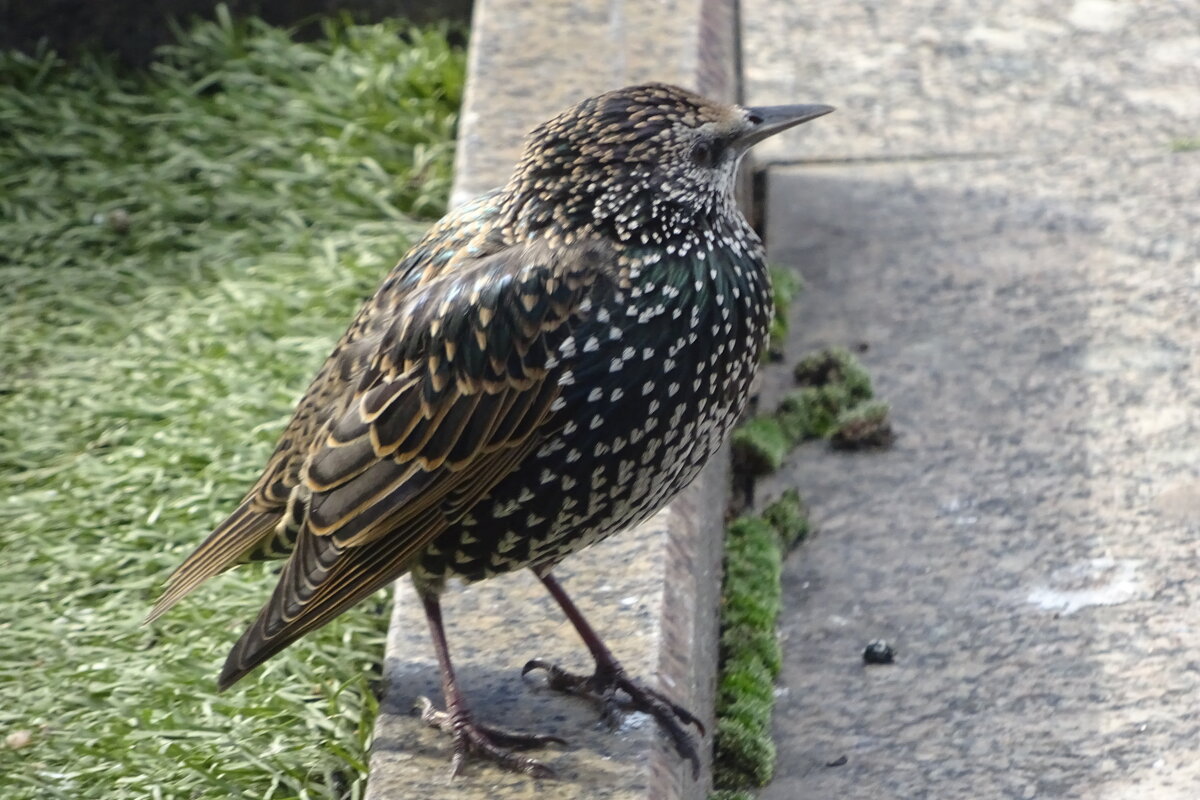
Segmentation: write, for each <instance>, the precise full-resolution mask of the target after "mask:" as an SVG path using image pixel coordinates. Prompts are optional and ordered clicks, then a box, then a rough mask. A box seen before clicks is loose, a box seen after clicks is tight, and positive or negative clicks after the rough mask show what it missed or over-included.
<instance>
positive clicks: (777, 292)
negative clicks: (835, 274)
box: [763, 267, 802, 361]
mask: <svg viewBox="0 0 1200 800" xmlns="http://www.w3.org/2000/svg"><path fill="white" fill-rule="evenodd" d="M770 276H771V295H772V297H773V299H774V301H775V313H774V316H772V317H771V340H770V342H769V343H768V345H767V351H766V353H764V354H763V358H764V359H766V360H771V361H778V360H780V359H781V358H783V346H784V344H785V343H786V342H787V334H788V318H789V317H788V315H789V314H790V313H791V308H792V300H793V299H794V298H795V297H796V294H797V293H798V292H799V291H800V287H801V283H802V282H801V280H800V276H799V275H797V274H796V272H795V271H794V270H791V269H788V268H786V267H771V270H770Z"/></svg>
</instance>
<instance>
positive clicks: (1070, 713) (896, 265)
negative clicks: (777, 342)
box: [742, 0, 1200, 800]
mask: <svg viewBox="0 0 1200 800" xmlns="http://www.w3.org/2000/svg"><path fill="white" fill-rule="evenodd" d="M1195 12H1196V7H1195V5H1194V4H1189V3H1176V2H1168V1H1166V0H1153V1H1151V2H1138V3H1134V2H1120V1H1119V0H1075V1H1074V2H1066V3H1051V2H1042V1H1041V0H1015V2H1012V3H1007V4H1003V5H1002V6H994V7H987V8H984V7H982V6H980V5H979V4H974V3H967V2H965V1H964V0H948V2H936V3H935V2H932V0H917V2H912V3H903V4H877V3H870V2H854V3H844V4H819V3H813V2H804V1H803V0H792V2H787V3H776V2H772V1H771V0H744V2H743V13H742V24H743V28H744V31H745V37H744V51H745V52H744V61H745V74H746V99H747V101H748V102H751V103H773V102H785V101H794V100H806V101H810V100H813V101H820V102H827V103H831V104H834V105H837V106H839V111H838V113H836V114H833V115H831V116H830V117H829V118H828V121H829V124H828V125H822V126H812V128H811V130H808V129H805V130H802V131H800V132H798V133H797V134H796V136H797V137H803V139H799V138H793V139H792V140H790V141H789V140H786V139H784V138H783V137H779V140H778V141H777V142H775V143H773V146H774V147H776V148H778V149H777V150H774V151H769V152H767V153H766V154H765V157H766V158H767V159H769V160H772V159H773V160H774V161H775V162H776V163H778V164H784V163H795V162H796V161H797V159H796V157H795V154H794V148H797V147H799V148H802V153H801V157H800V159H799V160H801V161H802V160H804V159H809V160H812V161H823V162H825V163H824V164H823V165H812V164H809V165H806V166H805V165H800V166H794V167H783V166H780V167H777V168H775V169H772V170H771V171H770V173H769V178H768V191H767V206H768V228H767V239H768V246H769V248H770V250H771V252H772V258H773V260H774V261H776V262H777V263H783V264H795V265H799V267H800V271H801V273H802V274H803V275H804V277H805V279H806V281H807V284H808V290H807V291H806V292H805V293H804V294H802V295H801V297H800V298H799V300H798V302H797V303H796V305H795V309H794V311H795V319H794V320H793V331H794V332H795V334H794V338H793V341H792V342H791V343H790V346H791V350H792V353H793V355H799V353H800V352H802V351H803V350H804V349H807V348H810V347H816V346H823V345H827V344H856V343H860V342H861V343H865V344H866V345H867V346H868V348H869V349H868V350H867V352H866V353H865V354H864V355H863V359H864V360H865V361H866V363H867V364H868V366H869V367H870V369H871V372H872V375H873V376H874V378H875V381H876V385H877V387H878V389H879V391H880V393H881V394H882V396H883V397H884V398H886V399H887V400H889V401H891V404H892V409H893V415H894V422H895V427H896V430H897V433H898V435H899V438H898V440H897V443H896V446H895V448H894V449H892V450H890V451H887V452H883V453H862V454H837V453H833V452H830V451H828V450H826V449H824V448H822V447H820V446H817V445H812V446H808V447H806V448H804V449H802V450H801V451H800V452H799V453H798V454H797V455H796V457H795V458H794V459H793V460H792V461H791V462H790V464H789V465H788V467H787V469H786V470H785V471H784V472H783V473H781V474H780V475H777V476H776V477H775V478H774V479H773V480H774V483H773V484H768V485H766V486H760V490H759V494H760V497H769V496H770V494H772V493H773V492H775V491H778V490H779V489H781V488H782V487H784V486H786V485H796V486H799V488H800V490H801V492H802V493H803V495H804V496H805V498H806V499H807V500H808V501H809V503H810V504H811V506H812V517H813V522H814V524H815V526H816V528H817V530H818V533H817V535H816V536H815V537H814V538H813V539H812V540H811V541H810V542H808V543H807V544H805V545H804V546H803V547H802V548H800V549H799V550H798V551H797V552H796V553H794V554H793V555H792V556H791V558H790V559H789V561H788V563H787V566H786V573H785V581H786V583H785V594H786V597H787V603H788V606H787V609H786V612H785V615H784V619H783V624H782V632H783V636H784V639H785V666H784V669H783V674H782V676H781V681H780V689H779V693H780V694H779V700H780V702H779V707H778V710H777V716H776V733H777V739H778V743H779V752H780V759H779V761H780V770H779V774H778V776H777V778H776V780H775V782H774V783H773V784H772V785H771V786H770V787H769V788H768V789H767V790H766V791H765V792H764V793H763V797H765V798H767V799H768V800H783V799H784V798H787V800H796V799H797V798H800V799H807V798H820V799H821V800H824V799H825V798H858V797H871V798H905V800H910V799H911V798H924V797H931V798H932V797H936V798H989V799H990V798H1087V800H1133V799H1134V798H1139V799H1146V800H1185V799H1188V800H1191V799H1194V798H1196V797H1200V752H1198V751H1200V713H1198V712H1200V635H1198V634H1200V595H1198V594H1197V591H1196V590H1195V588H1194V587H1195V586H1196V581H1197V574H1198V572H1200V537H1198V534H1200V152H1173V150H1175V149H1179V148H1180V146H1181V144H1182V143H1183V142H1184V141H1185V140H1189V139H1195V138H1196V137H1197V136H1200V35H1198V34H1200V27H1198V26H1197V16H1196V13H1195ZM816 33H819V35H814V34H816ZM877 638H884V639H887V640H888V641H890V642H892V643H893V644H894V645H895V647H896V648H897V651H898V658H897V662H896V663H895V665H893V666H872V667H867V666H864V665H863V664H862V660H861V653H862V650H863V648H864V647H865V646H866V644H867V643H868V642H869V641H871V640H873V639H877ZM842 757H845V760H844V763H840V761H841V759H842ZM839 763H840V765H839V766H827V765H834V764H839Z"/></svg>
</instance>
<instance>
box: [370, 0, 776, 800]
mask: <svg viewBox="0 0 1200 800" xmlns="http://www.w3.org/2000/svg"><path fill="white" fill-rule="evenodd" d="M536 5H537V4H530V3H528V2H522V0H480V2H479V3H477V6H476V9H475V13H474V14H473V17H472V31H471V39H470V53H469V56H468V72H467V84H466V87H465V91H464V100H463V107H462V112H461V115H460V126H459V138H458V141H459V148H458V151H457V153H456V158H455V182H454V190H453V194H452V201H453V202H454V203H459V202H462V201H463V200H466V199H469V198H470V197H472V196H474V195H475V194H477V193H478V192H479V191H482V190H485V189H487V188H490V187H491V186H494V185H497V184H498V183H500V182H502V181H503V180H504V178H505V177H506V176H507V173H508V171H509V170H510V169H511V165H512V163H513V162H514V161H515V158H516V154H517V153H519V148H520V143H521V141H522V139H523V137H524V134H525V132H526V131H527V130H528V129H529V128H530V127H531V126H532V125H533V124H535V123H536V122H537V121H540V120H541V119H544V118H546V117H547V116H548V115H549V114H551V113H553V112H554V111H556V110H558V109H559V108H562V107H565V105H567V104H568V103H569V102H571V101H573V100H575V99H578V98H580V97H583V96H586V95H587V94H592V93H594V92H595V91H599V90H603V89H606V88H612V87H615V86H618V85H623V84H627V83H633V82H637V81H640V80H650V79H660V80H667V81H671V82H676V83H680V84H682V85H685V86H688V87H689V88H695V89H697V90H699V91H701V92H703V93H705V94H708V95H709V96H712V97H717V98H722V99H726V100H730V101H733V100H737V99H740V98H739V96H738V94H739V88H740V86H739V81H740V71H739V69H738V56H739V53H738V48H739V43H738V33H737V22H738V19H737V10H736V0H680V2H677V3H672V2H670V1H669V0H668V2H665V3H662V4H659V5H653V6H652V5H651V4H644V3H642V2H641V0H628V2H622V1H621V0H618V2H615V3H613V2H610V3H607V4H603V3H598V4H596V5H599V6H600V7H601V10H602V11H604V12H606V13H607V14H608V15H609V16H610V18H611V17H615V16H617V15H621V14H627V15H628V16H631V17H634V18H635V21H634V22H633V23H632V24H628V25H627V26H626V27H624V28H623V29H621V31H620V35H621V36H623V37H624V38H625V39H630V40H631V39H633V38H639V39H640V41H638V42H633V41H621V42H616V43H614V42H612V41H610V42H608V47H609V48H610V49H611V48H614V47H615V48H616V49H618V50H619V51H620V52H621V53H622V58H621V59H619V66H618V67H616V68H614V69H613V70H612V71H611V72H610V73H609V74H602V75H599V76H598V75H597V74H595V71H594V70H590V69H588V65H587V64H586V63H585V62H584V61H576V62H573V61H572V56H573V55H574V54H575V53H577V52H578V50H579V49H580V48H581V47H582V48H584V49H586V45H585V43H586V42H588V36H587V33H586V31H584V30H582V29H581V30H573V29H572V28H571V27H570V26H569V25H568V26H566V27H564V26H563V24H562V22H563V20H557V23H558V24H551V25H545V26H542V27H540V28H539V27H538V26H536V25H535V26H532V27H527V26H523V25H520V24H514V21H518V20H521V19H522V18H523V17H528V16H529V15H530V14H535V13H536V12H535V11H534V10H533V9H534V7H536ZM573 5H575V6H576V9H575V10H576V11H578V9H579V5H580V4H573ZM681 6H683V8H681ZM595 7H596V6H595V5H594V6H593V7H592V10H595ZM681 12H682V13H681ZM648 14H649V15H654V16H657V17H658V18H657V19H655V20H647V19H646V16H647V15H648ZM578 16H579V17H580V18H582V17H586V16H587V15H586V14H579V15H578ZM567 21H568V22H570V21H572V18H568V20H567ZM647 22H649V23H650V24H648V25H647V24H646V23H647ZM655 23H657V24H655ZM656 33H657V34H660V35H661V36H665V37H672V41H673V42H676V39H675V37H678V40H684V41H686V42H687V44H686V45H685V47H691V49H692V52H684V53H683V54H682V56H681V57H680V58H678V59H677V60H676V61H675V62H673V63H670V64H666V65H663V64H659V63H658V62H657V61H656V59H655V55H656V53H655V52H654V49H653V48H650V49H647V48H645V47H644V45H645V44H646V42H647V41H650V42H653V40H654V35H655V34H656ZM539 34H540V35H542V36H543V37H545V38H547V39H550V41H540V42H536V43H534V42H531V41H530V40H529V39H528V38H524V39H518V38H516V37H517V36H518V35H524V36H526V37H528V36H531V35H539ZM639 45H641V46H642V47H641V49H640V50H639ZM547 48H548V49H550V50H553V51H557V53H558V54H559V55H560V56H561V58H560V61H559V63H563V62H566V63H568V64H569V65H571V64H573V66H569V67H568V68H567V69H565V70H559V71H556V72H553V75H554V84H555V85H557V86H559V87H565V86H567V87H580V86H582V87H595V88H589V90H588V91H582V92H580V91H575V92H573V93H572V94H573V96H571V97H569V98H563V99H559V98H555V99H554V100H549V98H548V97H547V96H546V95H547V94H550V93H546V94H543V93H541V92H522V91H520V90H517V91H513V87H531V86H538V85H539V83H540V84H542V85H543V86H544V85H545V79H544V76H545V75H546V74H547V72H548V71H547V64H548V63H550V62H548V61H547V60H546V59H542V58H536V57H534V58H530V57H528V56H527V55H525V56H523V57H521V58H517V59H515V60H516V61H517V62H519V63H517V64H515V65H514V64H513V63H512V62H513V61H514V59H513V58H512V53H513V52H514V51H517V50H520V51H521V52H522V53H528V52H530V51H533V52H539V51H544V50H545V49H547ZM667 49H669V48H667ZM627 53H629V54H632V55H631V56H630V58H631V59H633V60H637V59H639V58H641V59H644V62H643V66H645V65H646V64H649V65H652V66H650V68H649V69H639V68H638V67H637V66H630V65H629V64H628V63H627V60H626V58H624V56H625V54H627ZM663 61H664V62H670V61H671V59H670V58H669V57H668V58H664V59H663ZM680 65H682V67H681V66H680ZM673 67H674V69H673ZM572 71H574V72H575V73H577V74H571V73H572ZM689 73H690V74H689ZM606 79H607V80H606ZM604 83H607V84H608V85H599V84H604ZM498 100H499V102H497V101H498ZM497 120H499V121H500V123H499V124H497ZM749 174H750V166H749V165H747V166H746V167H744V168H743V175H744V176H748V175H749ZM748 186H749V183H748V181H746V182H744V183H743V187H744V188H745V187H748ZM742 195H743V198H745V199H749V198H750V193H749V192H748V191H743V193H742ZM752 218H753V217H752ZM728 484H729V454H728V448H725V449H723V450H722V452H721V453H720V454H718V456H716V457H715V458H714V459H713V463H711V464H710V465H709V466H708V467H707V468H706V469H705V470H704V471H703V472H702V473H701V475H700V476H699V477H698V478H697V480H696V481H695V482H694V484H693V485H692V486H691V487H689V488H688V489H687V490H686V491H685V492H684V493H683V494H682V495H681V496H680V497H679V498H677V499H676V500H675V501H674V502H673V503H671V505H670V506H669V507H668V508H667V509H664V511H662V512H660V514H659V515H657V516H656V517H655V518H654V519H652V520H650V521H649V522H648V523H646V525H645V527H646V528H647V529H650V530H655V529H657V530H660V531H663V532H665V535H659V536H652V537H647V538H649V539H650V541H649V542H648V543H647V545H648V547H649V548H654V549H655V550H656V552H651V553H646V554H645V555H647V556H648V557H647V558H645V559H644V560H643V559H639V561H638V563H630V562H629V561H628V560H616V559H613V560H611V561H610V562H608V563H607V564H605V566H607V567H608V568H609V569H610V570H611V571H612V572H614V573H622V572H628V571H629V570H631V569H647V570H650V569H655V565H657V569H655V571H656V575H655V577H656V578H657V580H658V584H659V593H660V596H661V600H660V604H659V605H658V608H659V610H660V611H661V614H660V616H659V617H658V618H656V619H654V620H652V622H653V623H654V624H656V625H657V626H658V628H659V630H658V631H657V633H656V634H652V635H650V636H648V637H646V639H645V641H647V642H648V643H649V644H650V646H651V648H656V649H657V652H651V653H648V654H645V655H646V656H647V658H644V659H642V660H648V661H649V662H650V663H653V664H656V665H657V667H658V672H657V675H646V676H643V677H645V678H647V679H649V680H650V682H651V683H652V684H653V683H656V682H657V683H658V684H659V685H661V686H662V687H663V688H664V689H666V690H667V691H668V693H670V694H671V695H672V696H673V697H674V698H675V699H677V700H678V701H679V702H680V703H682V704H683V705H685V706H688V707H690V708H691V709H692V710H693V711H694V712H695V713H697V715H698V716H700V717H701V718H702V719H703V720H705V723H706V726H707V727H708V729H709V731H710V733H709V736H708V737H707V738H706V739H705V740H704V742H703V743H702V749H703V756H704V770H703V775H702V776H701V780H699V781H692V780H690V778H689V777H684V774H685V773H686V771H687V770H686V768H685V767H681V765H680V763H679V758H678V756H677V755H676V753H675V752H674V749H673V748H672V747H671V746H670V744H669V743H668V742H667V741H666V740H665V738H664V737H663V736H662V735H661V733H659V732H657V729H655V733H656V735H654V736H653V737H652V738H653V746H652V747H651V748H650V751H649V752H648V753H647V759H646V763H645V764H644V765H642V766H643V768H644V769H645V770H646V771H648V773H649V780H648V781H647V782H646V783H645V784H644V786H645V794H644V796H646V797H650V798H685V797H695V798H701V797H705V796H706V795H707V793H708V791H709V789H710V787H711V732H712V731H713V730H714V729H715V724H714V721H713V707H714V700H715V688H716V667H717V664H716V658H717V638H718V635H719V617H718V613H717V612H718V608H717V607H718V603H719V596H720V574H721V557H722V550H723V544H724V538H723V537H724V522H725V514H726V510H727V506H728ZM626 535H630V534H626ZM594 569H595V567H593V570H594ZM587 578H588V580H589V581H592V580H594V581H595V582H596V583H597V584H601V583H603V582H604V581H605V577H604V575H603V574H596V575H592V574H589V575H588V576H587ZM396 598H397V599H396V602H397V613H396V614H395V615H394V617H393V624H392V628H391V629H390V630H389V635H388V646H387V654H386V660H385V675H384V677H385V686H387V687H389V688H388V689H387V690H385V691H388V692H390V691H391V688H392V687H393V686H394V685H395V684H394V682H393V681H392V680H391V674H392V673H393V672H394V671H395V665H396V664H397V663H400V661H401V660H403V659H405V658H407V657H410V655H411V653H412V644H413V639H414V638H417V637H423V636H424V631H415V632H414V631H413V630H412V629H411V627H408V626H404V627H403V628H402V627H401V626H400V625H398V624H397V623H398V621H399V620H401V619H404V618H405V617H406V615H405V614H403V613H400V612H401V611H404V610H405V609H402V608H401V607H400V604H403V603H410V604H411V603H412V602H413V597H412V593H411V591H404V590H401V591H398V592H397V596H396ZM589 615H590V616H592V618H593V622H594V623H595V624H596V626H597V628H599V629H600V630H601V631H603V630H604V629H605V627H606V626H605V619H604V617H605V613H604V611H603V610H598V611H590V612H589ZM655 679H657V680H655ZM411 699H412V698H411V697H403V698H402V697H391V696H387V697H385V699H384V702H383V703H382V704H381V706H382V708H381V713H380V721H379V723H377V726H376V731H377V735H378V734H379V732H380V731H381V730H382V729H383V724H384V719H383V718H384V717H385V716H386V715H388V714H390V713H393V712H390V711H388V709H401V708H404V707H406V704H408V703H410V702H411ZM412 724H414V725H415V724H416V722H415V721H413V722H412ZM448 752H449V751H448V749H447V755H448ZM392 763H394V762H392V761H390V760H388V759H386V758H382V759H381V758H377V757H376V752H375V749H374V748H373V750H372V754H371V759H370V770H371V772H370V776H369V780H368V797H369V798H370V797H375V798H376V800H385V797H384V796H383V792H382V790H380V791H378V792H375V793H372V790H371V787H372V786H380V785H384V784H386V785H388V786H389V787H390V789H391V791H389V792H388V793H387V797H392V796H394V795H393V792H395V791H396V789H397V784H396V783H395V782H394V781H389V780H387V774H386V773H387V772H388V771H389V765H390V764H392ZM628 766H629V767H630V768H633V767H634V766H635V765H633V764H630V765H628ZM597 788H598V787H597ZM481 796H485V795H481ZM486 796H490V795H486ZM582 796H589V795H582Z"/></svg>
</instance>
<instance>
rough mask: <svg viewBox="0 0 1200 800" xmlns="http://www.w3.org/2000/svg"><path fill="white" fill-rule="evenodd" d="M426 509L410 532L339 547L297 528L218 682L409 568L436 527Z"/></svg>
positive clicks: (235, 676)
mask: <svg viewBox="0 0 1200 800" xmlns="http://www.w3.org/2000/svg"><path fill="white" fill-rule="evenodd" d="M439 520H441V517H440V515H437V514H435V513H432V512H431V513H429V514H427V515H425V518H424V519H418V520H416V521H414V522H415V523H416V524H415V525H414V528H415V529H416V530H415V531H413V533H414V534H415V535H413V536H411V537H401V536H395V537H391V536H385V537H383V538H381V539H376V540H374V541H372V542H370V543H369V544H366V545H361V546H351V547H342V546H339V545H338V544H337V543H336V542H334V541H333V537H330V536H316V535H314V534H313V533H312V532H311V531H309V530H308V529H307V528H306V527H305V528H302V529H301V531H300V535H299V537H298V540H297V543H296V548H295V550H293V551H292V555H291V558H289V559H288V562H287V564H286V565H285V566H284V568H283V572H282V573H281V574H280V576H279V582H278V583H277V584H276V585H275V591H274V593H273V594H272V595H271V598H270V600H268V601H267V604H266V605H265V606H263V608H262V610H261V611H260V612H259V614H258V617H257V619H255V621H254V623H253V624H252V625H251V626H250V627H249V628H248V629H247V630H246V632H245V633H243V634H242V637H241V638H240V639H238V641H237V644H235V645H234V646H233V650H231V651H230V653H229V657H228V659H226V661H225V666H224V668H223V669H222V670H221V675H220V677H219V678H218V679H217V685H218V686H219V687H220V688H221V689H227V688H229V687H230V686H232V685H233V684H234V683H236V682H237V681H238V680H240V679H241V678H242V677H244V676H245V675H246V674H247V673H249V672H250V671H251V670H253V669H254V668H255V667H257V666H258V665H259V664H262V663H263V662H264V661H266V660H267V659H268V658H270V657H271V656H273V655H275V654H276V653H278V652H279V651H281V650H283V649H284V648H286V647H287V646H288V645H290V644H291V643H292V642H294V641H296V640H297V639H299V638H300V637H302V636H304V635H305V634H308V633H311V632H312V631H314V630H316V629H317V628H320V627H322V626H323V625H325V624H326V623H328V622H330V621H331V620H333V618H334V617H336V616H338V615H339V614H341V613H342V612H343V611H345V610H346V609H348V608H350V607H351V606H353V605H355V604H356V603H358V602H359V601H361V600H363V599H364V598H366V597H368V596H370V595H371V594H373V593H374V592H376V591H378V590H379V589H382V588H383V587H385V586H387V585H388V584H389V583H391V582H392V581H394V580H396V579H397V578H399V577H400V576H401V575H403V574H404V573H405V572H407V571H408V566H409V563H410V562H411V560H412V558H413V555H414V553H415V552H416V551H417V550H418V549H419V547H420V546H421V545H423V544H424V543H425V542H427V541H428V538H429V535H431V534H432V533H434V532H435V531H436V530H438V529H440V527H442V525H440V524H439Z"/></svg>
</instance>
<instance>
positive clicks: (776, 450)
mask: <svg viewBox="0 0 1200 800" xmlns="http://www.w3.org/2000/svg"><path fill="white" fill-rule="evenodd" d="M730 441H731V444H732V446H733V452H734V458H735V460H736V461H737V465H738V468H739V469H743V470H745V471H747V472H749V473H751V474H752V475H766V474H767V473H768V472H774V471H775V470H777V469H779V466H780V465H781V464H782V463H783V457H784V456H786V455H787V452H788V450H790V449H791V448H792V446H793V445H794V444H795V441H796V440H795V439H794V437H792V436H791V435H790V434H789V433H788V432H787V431H785V430H784V428H783V426H782V425H781V424H780V421H779V420H778V419H776V418H775V417H774V416H770V415H764V416H759V417H754V418H753V419H750V420H748V421H747V422H746V423H745V424H743V425H741V426H740V427H739V428H738V429H737V430H735V431H734V432H733V436H732V437H731V440H730Z"/></svg>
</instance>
